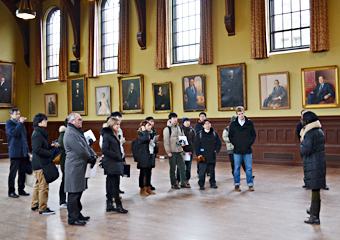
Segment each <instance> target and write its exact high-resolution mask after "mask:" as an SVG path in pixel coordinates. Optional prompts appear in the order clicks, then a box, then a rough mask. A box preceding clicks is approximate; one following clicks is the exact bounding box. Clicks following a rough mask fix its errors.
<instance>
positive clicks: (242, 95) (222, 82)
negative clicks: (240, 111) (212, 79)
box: [217, 63, 247, 111]
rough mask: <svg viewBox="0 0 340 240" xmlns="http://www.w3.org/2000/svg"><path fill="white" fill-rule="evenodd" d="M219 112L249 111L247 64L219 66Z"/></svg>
mask: <svg viewBox="0 0 340 240" xmlns="http://www.w3.org/2000/svg"><path fill="white" fill-rule="evenodd" d="M217 81H218V110H219V111H228V110H235V108H236V107H237V106H243V107H244V109H247V92H246V90H247V86H246V64H245V63H238V64H230V65H223V66H217Z"/></svg>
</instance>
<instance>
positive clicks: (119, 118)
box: [110, 111, 123, 123]
mask: <svg viewBox="0 0 340 240" xmlns="http://www.w3.org/2000/svg"><path fill="white" fill-rule="evenodd" d="M110 117H115V118H117V119H118V120H119V121H120V123H122V117H123V115H122V114H121V113H120V112H118V111H116V112H113V113H111V116H110Z"/></svg>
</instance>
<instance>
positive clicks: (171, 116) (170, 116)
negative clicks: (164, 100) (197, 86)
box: [169, 112, 177, 119]
mask: <svg viewBox="0 0 340 240" xmlns="http://www.w3.org/2000/svg"><path fill="white" fill-rule="evenodd" d="M173 117H177V114H176V113H174V112H171V113H170V114H169V119H171V118H173Z"/></svg>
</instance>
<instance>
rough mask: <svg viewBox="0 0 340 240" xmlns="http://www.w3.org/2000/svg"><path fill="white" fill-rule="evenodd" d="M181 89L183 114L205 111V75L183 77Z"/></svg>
mask: <svg viewBox="0 0 340 240" xmlns="http://www.w3.org/2000/svg"><path fill="white" fill-rule="evenodd" d="M182 87H183V108H184V112H196V111H206V110H207V100H206V99H207V98H206V91H205V75H203V74H202V75H192V76H184V77H183V78H182Z"/></svg>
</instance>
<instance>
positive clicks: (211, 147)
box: [195, 128, 222, 164]
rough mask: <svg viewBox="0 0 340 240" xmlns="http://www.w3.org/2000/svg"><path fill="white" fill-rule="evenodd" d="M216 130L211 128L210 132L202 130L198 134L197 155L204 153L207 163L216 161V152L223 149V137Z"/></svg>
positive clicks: (196, 142)
mask: <svg viewBox="0 0 340 240" xmlns="http://www.w3.org/2000/svg"><path fill="white" fill-rule="evenodd" d="M214 132H215V131H214V129H213V128H210V131H209V132H205V131H204V130H201V131H199V132H198V133H197V134H196V141H195V150H196V155H197V156H199V155H203V156H204V158H205V162H206V163H207V164H209V163H214V162H216V153H218V152H219V151H220V150H221V145H222V143H221V139H220V137H219V136H218V134H217V132H215V134H214ZM215 151H216V152H215Z"/></svg>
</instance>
